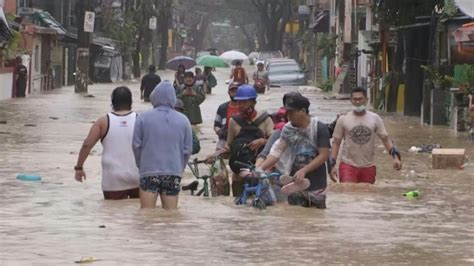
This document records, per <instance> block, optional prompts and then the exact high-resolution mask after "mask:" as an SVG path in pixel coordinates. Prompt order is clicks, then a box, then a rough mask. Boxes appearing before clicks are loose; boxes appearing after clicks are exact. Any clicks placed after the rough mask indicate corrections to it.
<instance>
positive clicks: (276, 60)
mask: <svg viewBox="0 0 474 266" xmlns="http://www.w3.org/2000/svg"><path fill="white" fill-rule="evenodd" d="M277 65H298V63H297V62H296V60H294V59H288V58H272V59H268V60H267V61H266V64H265V70H267V71H268V70H270V68H272V67H273V66H277Z"/></svg>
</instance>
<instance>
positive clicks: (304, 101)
mask: <svg viewBox="0 0 474 266" xmlns="http://www.w3.org/2000/svg"><path fill="white" fill-rule="evenodd" d="M309 105H310V102H309V100H308V98H306V97H304V96H303V95H293V96H292V97H289V98H288V99H286V104H285V109H286V110H288V111H290V110H301V109H305V110H306V111H309Z"/></svg>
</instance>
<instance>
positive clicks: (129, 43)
mask: <svg viewBox="0 0 474 266" xmlns="http://www.w3.org/2000/svg"><path fill="white" fill-rule="evenodd" d="M137 33H138V25H137V23H136V22H135V21H134V20H133V12H132V11H127V12H125V14H124V18H123V20H120V21H115V22H114V23H110V25H108V27H106V35H107V36H108V37H110V38H112V39H114V40H116V41H117V42H118V45H119V49H120V51H121V52H122V53H125V54H128V53H129V51H130V49H132V47H133V46H134V45H135V41H136V35H137Z"/></svg>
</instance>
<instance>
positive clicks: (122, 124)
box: [120, 121, 128, 127]
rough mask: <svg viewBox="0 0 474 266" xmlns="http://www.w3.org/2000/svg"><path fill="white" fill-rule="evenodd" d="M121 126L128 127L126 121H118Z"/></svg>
mask: <svg viewBox="0 0 474 266" xmlns="http://www.w3.org/2000/svg"><path fill="white" fill-rule="evenodd" d="M120 126H121V127H128V124H127V121H120Z"/></svg>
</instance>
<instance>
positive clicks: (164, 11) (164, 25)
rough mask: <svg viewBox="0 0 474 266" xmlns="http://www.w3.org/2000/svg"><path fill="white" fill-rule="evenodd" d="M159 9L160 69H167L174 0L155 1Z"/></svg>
mask: <svg viewBox="0 0 474 266" xmlns="http://www.w3.org/2000/svg"><path fill="white" fill-rule="evenodd" d="M155 4H156V6H157V7H158V30H159V34H160V38H161V47H160V62H159V69H165V67H166V61H167V60H168V38H169V34H168V29H169V26H170V20H171V15H172V7H173V0H155Z"/></svg>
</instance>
